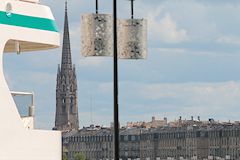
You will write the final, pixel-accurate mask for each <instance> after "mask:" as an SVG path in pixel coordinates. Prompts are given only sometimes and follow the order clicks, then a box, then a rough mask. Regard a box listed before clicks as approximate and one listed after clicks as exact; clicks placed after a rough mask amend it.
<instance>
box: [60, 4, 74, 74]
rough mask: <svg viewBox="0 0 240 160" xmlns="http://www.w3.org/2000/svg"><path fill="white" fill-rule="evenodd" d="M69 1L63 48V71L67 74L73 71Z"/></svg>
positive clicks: (65, 19)
mask: <svg viewBox="0 0 240 160" xmlns="http://www.w3.org/2000/svg"><path fill="white" fill-rule="evenodd" d="M67 11H68V10H67V1H66V2H65V18H64V33H63V46H62V65H61V68H62V71H63V72H65V71H66V70H68V69H72V57H71V47H70V37H69V26H68V12H67Z"/></svg>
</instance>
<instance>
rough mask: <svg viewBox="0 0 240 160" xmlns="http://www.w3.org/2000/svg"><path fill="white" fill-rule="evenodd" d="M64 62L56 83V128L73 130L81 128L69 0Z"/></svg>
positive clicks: (63, 51)
mask: <svg viewBox="0 0 240 160" xmlns="http://www.w3.org/2000/svg"><path fill="white" fill-rule="evenodd" d="M63 36H64V37H63V47H62V62H61V66H60V65H58V73H57V85H56V117H55V127H54V130H60V131H71V130H77V129H78V128H79V122H78V106H77V78H76V71H75V66H74V65H72V58H71V48H70V38H69V27H68V14H67V2H66V4H65V20H64V35H63Z"/></svg>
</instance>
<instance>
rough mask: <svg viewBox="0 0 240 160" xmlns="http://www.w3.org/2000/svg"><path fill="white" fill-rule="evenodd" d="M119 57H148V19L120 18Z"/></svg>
mask: <svg viewBox="0 0 240 160" xmlns="http://www.w3.org/2000/svg"><path fill="white" fill-rule="evenodd" d="M118 57H119V58H120V59H146V58H147V20H145V19H126V20H118Z"/></svg>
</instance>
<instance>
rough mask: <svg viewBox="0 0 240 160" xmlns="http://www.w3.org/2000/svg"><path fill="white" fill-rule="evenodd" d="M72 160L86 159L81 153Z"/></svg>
mask: <svg viewBox="0 0 240 160" xmlns="http://www.w3.org/2000/svg"><path fill="white" fill-rule="evenodd" d="M74 160H86V157H85V155H84V154H83V153H77V154H75V155H74Z"/></svg>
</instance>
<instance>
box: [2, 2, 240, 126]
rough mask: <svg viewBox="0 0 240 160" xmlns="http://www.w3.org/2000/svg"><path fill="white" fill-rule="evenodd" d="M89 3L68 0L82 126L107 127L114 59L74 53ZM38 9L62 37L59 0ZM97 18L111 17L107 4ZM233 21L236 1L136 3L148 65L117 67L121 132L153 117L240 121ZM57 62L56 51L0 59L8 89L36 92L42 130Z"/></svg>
mask: <svg viewBox="0 0 240 160" xmlns="http://www.w3.org/2000/svg"><path fill="white" fill-rule="evenodd" d="M94 2H95V1H94V0H68V12H69V13H68V15H69V25H70V38H71V48H72V57H73V63H74V64H75V65H76V69H77V79H78V107H79V121H80V127H83V126H89V125H90V124H96V125H103V126H109V125H110V123H111V122H112V121H113V83H112V81H113V63H112V58H96V57H95V58H92V57H88V58H85V57H82V56H81V51H80V16H81V14H83V13H92V12H95V11H94V9H95V6H94ZM41 3H42V4H46V5H48V6H50V7H51V9H52V11H53V14H54V16H55V18H56V21H57V24H58V28H59V31H60V32H61V34H62V32H63V17H64V0H58V1H53V0H42V1H41ZM99 12H101V13H112V1H110V0H99ZM239 15H240V1H239V0H181V1H179V0H137V1H135V17H136V18H145V19H147V21H148V58H147V59H146V60H119V108H120V112H119V116H120V123H121V125H124V124H126V122H128V121H150V120H151V117H152V116H155V117H156V118H157V119H163V118H164V117H167V118H168V119H169V120H175V119H178V117H179V116H182V118H183V119H190V118H191V116H194V118H197V116H200V117H201V119H202V120H207V119H208V118H214V119H215V120H220V121H229V120H231V121H236V120H240V117H239V114H240V110H239V108H240V73H239V68H240V63H239V61H240V16H239ZM118 17H119V18H121V19H125V18H130V2H128V1H126V0H119V1H118ZM61 39H62V37H61ZM60 59H61V47H60V48H59V49H54V50H48V51H41V52H37V53H22V54H20V55H17V54H5V55H4V68H5V76H6V79H7V82H8V84H9V87H10V89H11V90H15V91H34V93H35V98H36V127H37V128H40V129H51V128H52V127H53V126H54V119H55V108H56V100H55V89H56V74H57V66H58V64H59V63H61V62H60ZM23 108H24V107H20V108H19V110H21V111H23V110H24V109H23Z"/></svg>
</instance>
